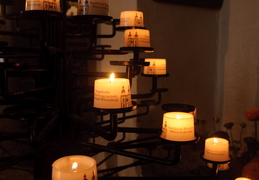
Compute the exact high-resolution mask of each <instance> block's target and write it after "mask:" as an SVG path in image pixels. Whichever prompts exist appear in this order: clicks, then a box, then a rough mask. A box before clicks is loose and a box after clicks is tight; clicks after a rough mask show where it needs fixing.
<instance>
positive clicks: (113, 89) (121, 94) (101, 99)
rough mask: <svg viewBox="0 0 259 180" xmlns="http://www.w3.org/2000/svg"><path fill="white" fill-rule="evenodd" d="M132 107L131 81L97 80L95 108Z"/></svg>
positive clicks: (95, 84)
mask: <svg viewBox="0 0 259 180" xmlns="http://www.w3.org/2000/svg"><path fill="white" fill-rule="evenodd" d="M130 106H132V102H131V92H130V83H129V79H126V78H114V74H112V75H111V77H110V78H105V79H97V80H95V83H94V107H96V108H101V109H118V108H127V107H130Z"/></svg>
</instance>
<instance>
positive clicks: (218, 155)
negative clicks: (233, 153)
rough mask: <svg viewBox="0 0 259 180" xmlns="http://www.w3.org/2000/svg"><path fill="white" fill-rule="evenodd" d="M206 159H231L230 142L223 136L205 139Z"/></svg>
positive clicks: (221, 160) (220, 160) (218, 160)
mask: <svg viewBox="0 0 259 180" xmlns="http://www.w3.org/2000/svg"><path fill="white" fill-rule="evenodd" d="M203 157H204V159H207V160H210V161H215V162H224V161H229V160H230V156H229V142H228V140H226V139H223V138H217V137H212V138H207V139H206V140H205V150H204V156H203Z"/></svg>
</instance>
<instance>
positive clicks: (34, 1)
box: [25, 0, 60, 12]
mask: <svg viewBox="0 0 259 180" xmlns="http://www.w3.org/2000/svg"><path fill="white" fill-rule="evenodd" d="M25 10H26V11H31V10H44V11H56V12H60V0H26V2H25Z"/></svg>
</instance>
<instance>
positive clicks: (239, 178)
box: [235, 177, 252, 180]
mask: <svg viewBox="0 0 259 180" xmlns="http://www.w3.org/2000/svg"><path fill="white" fill-rule="evenodd" d="M235 180H252V179H250V178H246V177H238V178H236V179H235Z"/></svg>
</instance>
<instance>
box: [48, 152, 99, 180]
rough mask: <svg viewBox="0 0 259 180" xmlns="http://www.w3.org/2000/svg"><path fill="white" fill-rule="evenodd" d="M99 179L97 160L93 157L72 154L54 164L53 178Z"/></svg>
mask: <svg viewBox="0 0 259 180" xmlns="http://www.w3.org/2000/svg"><path fill="white" fill-rule="evenodd" d="M71 179H73V180H83V179H91V180H97V179H98V178H97V167H96V161H95V160H94V159H93V158H92V157H88V156H83V155H71V156H65V157H62V158H59V159H57V160H56V161H55V162H54V163H53V164H52V180H71Z"/></svg>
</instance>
